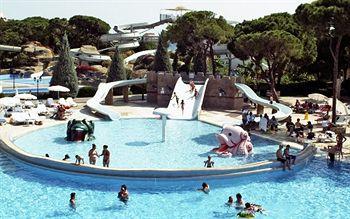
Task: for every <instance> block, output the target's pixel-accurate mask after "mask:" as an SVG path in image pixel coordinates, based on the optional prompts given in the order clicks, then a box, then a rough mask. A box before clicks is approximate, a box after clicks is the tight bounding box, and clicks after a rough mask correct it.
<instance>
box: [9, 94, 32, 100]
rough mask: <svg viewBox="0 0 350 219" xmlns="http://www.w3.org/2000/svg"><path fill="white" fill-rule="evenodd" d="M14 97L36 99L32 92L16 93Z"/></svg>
mask: <svg viewBox="0 0 350 219" xmlns="http://www.w3.org/2000/svg"><path fill="white" fill-rule="evenodd" d="M14 97H15V98H18V99H21V100H36V99H38V98H37V97H36V96H34V95H33V94H16V95H15V96H14Z"/></svg>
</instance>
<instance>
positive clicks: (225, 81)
mask: <svg viewBox="0 0 350 219" xmlns="http://www.w3.org/2000/svg"><path fill="white" fill-rule="evenodd" d="M179 77H182V79H183V81H184V82H189V81H190V80H193V81H194V82H195V83H198V84H200V83H204V81H205V80H206V78H209V82H208V86H207V89H206V93H205V96H204V100H203V108H215V109H237V110H240V109H241V107H242V105H243V98H242V94H241V93H240V92H239V90H238V89H236V88H235V86H234V83H235V82H241V80H240V78H237V77H228V76H225V77H223V78H219V79H218V78H214V76H213V75H208V76H204V74H203V73H198V74H194V73H190V74H186V73H181V74H180V73H177V72H175V73H168V72H158V73H155V72H148V73H147V101H148V102H149V103H153V104H157V105H158V106H159V107H166V106H167V105H168V103H169V101H170V98H171V95H172V92H173V89H174V87H175V84H176V81H177V80H178V78H179Z"/></svg>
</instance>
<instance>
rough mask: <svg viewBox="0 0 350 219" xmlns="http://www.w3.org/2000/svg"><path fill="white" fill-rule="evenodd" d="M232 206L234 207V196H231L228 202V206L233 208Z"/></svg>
mask: <svg viewBox="0 0 350 219" xmlns="http://www.w3.org/2000/svg"><path fill="white" fill-rule="evenodd" d="M232 205H233V198H232V196H229V197H228V201H227V202H226V206H229V207H231V206H232Z"/></svg>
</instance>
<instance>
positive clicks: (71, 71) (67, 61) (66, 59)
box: [50, 34, 78, 97]
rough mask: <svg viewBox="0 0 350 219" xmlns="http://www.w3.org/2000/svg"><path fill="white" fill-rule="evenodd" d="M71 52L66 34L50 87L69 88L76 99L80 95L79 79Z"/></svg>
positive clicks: (70, 93)
mask: <svg viewBox="0 0 350 219" xmlns="http://www.w3.org/2000/svg"><path fill="white" fill-rule="evenodd" d="M69 50H70V48H69V43H68V37H67V34H64V35H63V37H62V43H61V50H60V53H59V57H58V62H57V64H56V65H55V67H54V69H53V75H52V78H51V81H50V86H53V85H61V86H64V87H67V88H69V89H70V92H69V95H70V96H72V97H76V95H77V94H78V77H77V72H76V71H75V66H74V62H73V58H72V57H71V56H70V53H69Z"/></svg>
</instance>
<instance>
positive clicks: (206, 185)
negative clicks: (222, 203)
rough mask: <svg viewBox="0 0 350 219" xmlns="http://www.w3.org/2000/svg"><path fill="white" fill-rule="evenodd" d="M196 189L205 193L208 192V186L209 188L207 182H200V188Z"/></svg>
mask: <svg viewBox="0 0 350 219" xmlns="http://www.w3.org/2000/svg"><path fill="white" fill-rule="evenodd" d="M197 190H198V191H202V192H204V193H205V194H209V192H210V188H209V185H208V184H207V183H205V182H204V183H202V188H200V189H197Z"/></svg>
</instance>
